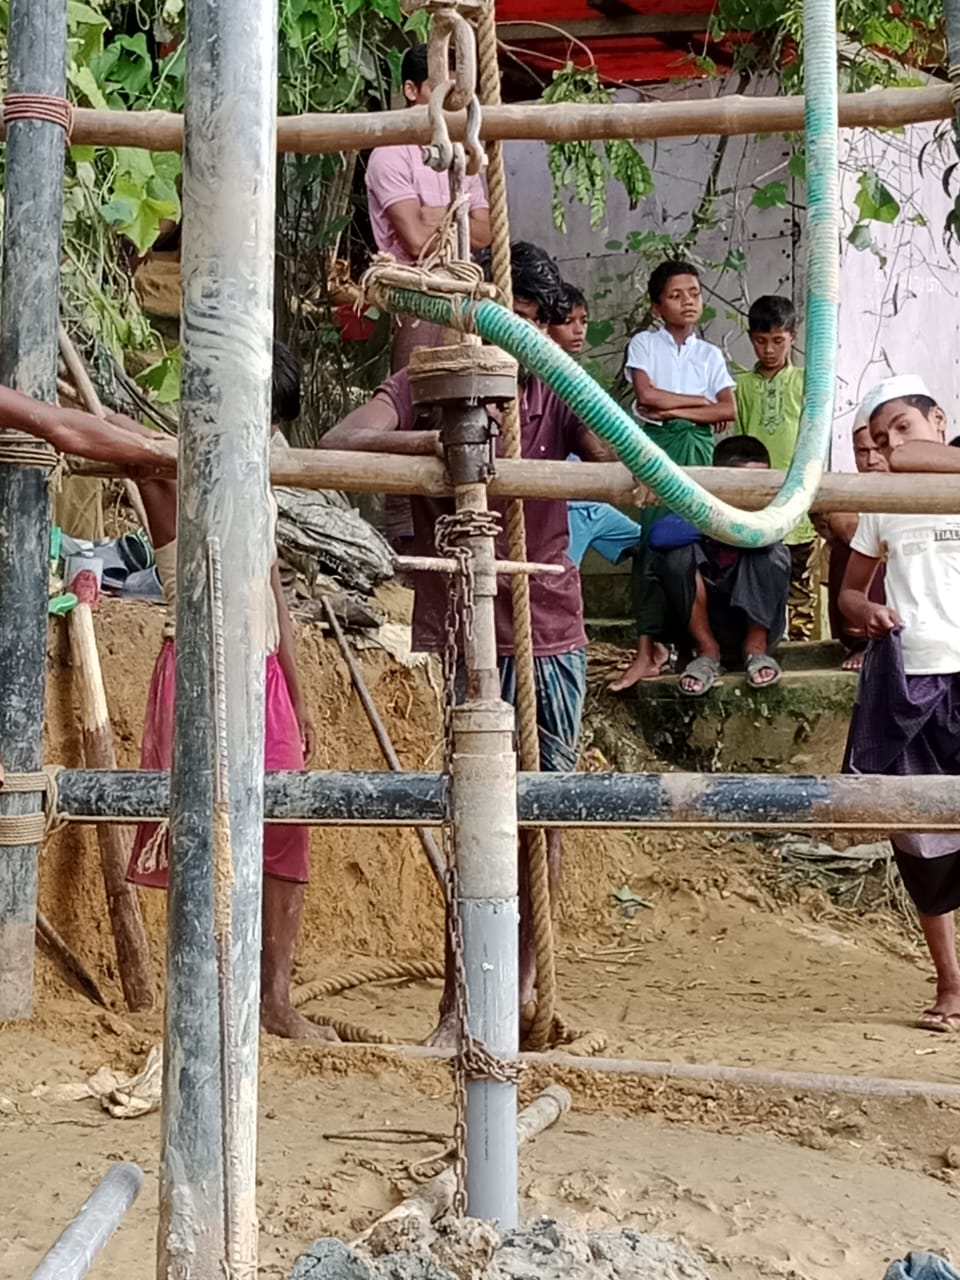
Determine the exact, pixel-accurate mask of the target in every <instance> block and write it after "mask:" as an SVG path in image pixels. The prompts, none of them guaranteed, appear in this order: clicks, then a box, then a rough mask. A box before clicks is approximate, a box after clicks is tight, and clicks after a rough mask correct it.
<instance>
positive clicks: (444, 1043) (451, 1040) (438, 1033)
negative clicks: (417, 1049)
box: [423, 1013, 457, 1049]
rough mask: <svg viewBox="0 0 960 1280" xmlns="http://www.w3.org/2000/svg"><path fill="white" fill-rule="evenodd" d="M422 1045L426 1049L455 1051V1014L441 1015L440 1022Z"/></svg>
mask: <svg viewBox="0 0 960 1280" xmlns="http://www.w3.org/2000/svg"><path fill="white" fill-rule="evenodd" d="M423 1043H424V1044H425V1045H426V1046H427V1048H428V1049H455V1048H456V1047H457V1017H456V1014H454V1013H443V1014H441V1015H440V1021H439V1022H438V1023H437V1025H436V1026H435V1027H434V1029H433V1030H432V1031H431V1032H430V1034H429V1035H428V1036H427V1038H426V1040H424V1042H423Z"/></svg>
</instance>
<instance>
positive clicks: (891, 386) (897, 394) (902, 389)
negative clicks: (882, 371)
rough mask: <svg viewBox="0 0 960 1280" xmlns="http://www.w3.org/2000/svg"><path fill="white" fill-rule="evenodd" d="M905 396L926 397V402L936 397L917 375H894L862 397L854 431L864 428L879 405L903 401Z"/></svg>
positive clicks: (934, 399)
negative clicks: (892, 401)
mask: <svg viewBox="0 0 960 1280" xmlns="http://www.w3.org/2000/svg"><path fill="white" fill-rule="evenodd" d="M905 396H926V397H927V399H928V400H933V401H936V396H932V395H931V394H930V389H929V387H928V386H927V384H926V383H925V382H924V380H923V379H922V378H921V377H920V375H919V374H918V373H897V374H894V376H893V377H892V378H884V380H883V381H882V382H878V383H877V385H876V386H875V387H873V388H872V389H871V390H870V391H868V392H867V394H866V395H865V396H864V397H863V399H862V400H861V402H860V408H859V409H858V411H857V417H856V420H855V422H854V424H853V429H854V431H856V430H858V428H859V427H865V426H866V425H867V423H868V422H869V421H870V419H871V418H872V417H873V415H874V414H875V413H876V412H877V410H878V409H879V408H880V407H881V405H885V404H889V402H890V401H891V400H903V399H904V397H905ZM861 418H862V419H863V421H862V422H861Z"/></svg>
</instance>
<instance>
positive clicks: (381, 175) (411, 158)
mask: <svg viewBox="0 0 960 1280" xmlns="http://www.w3.org/2000/svg"><path fill="white" fill-rule="evenodd" d="M463 189H464V191H467V192H469V193H470V208H471V209H486V208H487V207H488V201H487V192H486V188H485V187H484V185H483V179H482V178H481V177H480V175H479V174H477V175H476V176H474V177H469V176H468V177H467V178H466V179H465V180H464V184H463ZM401 200H417V201H419V203H420V204H421V205H423V206H425V207H426V208H428V209H445V208H446V207H447V205H448V204H449V203H450V175H449V174H448V173H437V172H436V170H434V169H430V168H428V167H427V165H425V164H424V163H423V154H422V152H421V149H420V147H418V146H416V145H415V144H414V143H412V142H411V143H405V144H404V145H402V146H398V147H377V148H376V150H375V151H372V152H371V153H370V159H369V160H368V161H367V203H368V206H369V209H370V224H371V226H372V227H373V238H374V240H375V241H376V244H377V248H378V249H379V250H380V252H381V253H392V254H393V256H394V257H395V258H396V260H397V261H398V262H413V258H411V257H410V254H409V253H407V250H406V248H405V247H404V244H403V241H402V240H401V239H400V237H399V236H398V235H397V234H396V232H395V231H394V229H393V225H392V224H391V222H390V219H389V218H388V217H387V210H388V209H389V208H390V206H391V205H394V204H399V203H400V201H401Z"/></svg>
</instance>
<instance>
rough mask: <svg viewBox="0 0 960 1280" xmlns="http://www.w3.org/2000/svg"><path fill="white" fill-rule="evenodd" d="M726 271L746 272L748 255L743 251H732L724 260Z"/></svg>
mask: <svg viewBox="0 0 960 1280" xmlns="http://www.w3.org/2000/svg"><path fill="white" fill-rule="evenodd" d="M723 269H724V271H746V269H747V255H746V254H745V253H744V252H743V250H742V249H731V250H730V252H729V253H728V254H727V256H726V257H725V258H724V260H723Z"/></svg>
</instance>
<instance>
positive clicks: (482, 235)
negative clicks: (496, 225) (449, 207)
mask: <svg viewBox="0 0 960 1280" xmlns="http://www.w3.org/2000/svg"><path fill="white" fill-rule="evenodd" d="M491 239H492V235H491V232H490V210H489V209H471V210H470V248H471V249H473V250H474V252H476V251H477V250H478V249H486V247H487V246H488V245H489V243H490V241H491Z"/></svg>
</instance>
